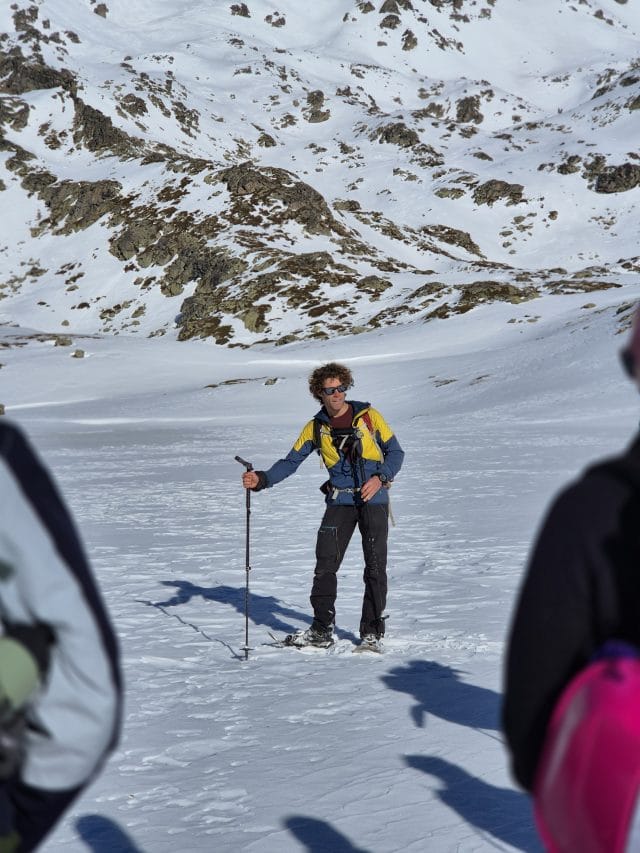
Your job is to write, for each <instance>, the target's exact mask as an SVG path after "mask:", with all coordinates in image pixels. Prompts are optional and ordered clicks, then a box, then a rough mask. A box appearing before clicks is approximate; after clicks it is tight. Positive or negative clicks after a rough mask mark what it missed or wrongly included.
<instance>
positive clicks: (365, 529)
mask: <svg viewBox="0 0 640 853" xmlns="http://www.w3.org/2000/svg"><path fill="white" fill-rule="evenodd" d="M356 524H357V525H358V527H359V529H360V535H361V536H362V551H363V553H364V577H363V580H364V598H363V601H362V617H361V619H360V636H363V635H364V634H377V635H379V636H382V635H383V634H384V620H383V619H382V613H383V611H384V608H385V606H386V603H387V536H388V532H389V508H388V507H387V505H386V504H364V505H362V506H329V507H327V509H326V511H325V514H324V517H323V519H322V523H321V524H320V529H319V530H318V539H317V542H316V569H315V573H314V576H313V587H312V589H311V606H312V607H313V614H314V617H315V620H316V622H319V623H320V624H321V625H322V626H324V627H328V626H330V625H333V623H334V621H335V616H336V611H335V605H336V594H337V590H338V579H337V572H338V569H339V568H340V563H341V562H342V558H343V557H344V554H345V551H346V550H347V546H348V544H349V542H350V540H351V537H352V535H353V531H354V530H355V528H356Z"/></svg>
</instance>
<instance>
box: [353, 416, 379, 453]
mask: <svg viewBox="0 0 640 853" xmlns="http://www.w3.org/2000/svg"><path fill="white" fill-rule="evenodd" d="M357 421H358V424H360V422H362V423H364V425H365V426H366V428H367V430H368V431H369V433H370V434H371V438H372V439H373V443H374V444H375V446H376V448H377V450H378V453H379V454H380V461H382V460H383V459H384V453H383V452H382V448H381V447H380V441H381V437H380V433H379V431H378V430H377V429H375V428H374V426H373V421H372V420H371V415H370V414H369V410H368V409H367V410H366V411H364V412H363V413H362V414H361V415H358V416H357Z"/></svg>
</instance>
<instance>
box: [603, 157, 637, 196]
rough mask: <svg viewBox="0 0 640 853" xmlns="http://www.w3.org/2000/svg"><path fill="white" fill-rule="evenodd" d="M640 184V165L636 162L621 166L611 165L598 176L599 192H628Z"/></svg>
mask: <svg viewBox="0 0 640 853" xmlns="http://www.w3.org/2000/svg"><path fill="white" fill-rule="evenodd" d="M638 185H640V166H636V165H635V163H623V164H622V165H621V166H609V167H607V168H606V169H604V170H603V171H602V172H601V173H600V174H599V175H598V177H597V178H596V183H595V191H596V192H597V193H626V192H628V191H629V190H633V189H635V188H636V187H637V186H638Z"/></svg>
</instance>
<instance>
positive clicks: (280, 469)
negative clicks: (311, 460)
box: [264, 420, 314, 488]
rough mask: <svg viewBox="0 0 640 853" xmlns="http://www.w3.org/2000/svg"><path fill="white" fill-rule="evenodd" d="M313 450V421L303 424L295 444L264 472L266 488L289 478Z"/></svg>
mask: <svg viewBox="0 0 640 853" xmlns="http://www.w3.org/2000/svg"><path fill="white" fill-rule="evenodd" d="M313 449H314V444H313V420H311V421H309V422H308V423H307V424H305V426H304V428H303V430H302V432H301V433H300V435H299V436H298V438H297V440H296V443H295V444H294V445H293V447H292V448H291V450H290V451H289V452H288V453H287V455H286V456H285V457H284V459H278V461H277V462H275V463H274V464H273V465H272V466H271V468H269V469H268V470H267V471H265V472H264V475H265V479H266V487H267V488H270V487H271V486H275V484H276V483H279V482H281V481H282V480H285V479H286V478H287V477H290V476H291V475H292V474H295V472H296V471H297V470H298V468H299V467H300V464H301V463H302V462H304V460H305V459H306V458H307V456H308V455H309V454H310V453H311V451H312V450H313Z"/></svg>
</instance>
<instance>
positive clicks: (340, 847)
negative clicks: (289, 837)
mask: <svg viewBox="0 0 640 853" xmlns="http://www.w3.org/2000/svg"><path fill="white" fill-rule="evenodd" d="M284 825H285V826H286V827H287V829H288V830H290V832H291V833H292V834H293V835H295V837H296V838H297V839H298V841H300V843H301V844H303V845H304V846H305V849H306V850H307V851H308V853H368V851H366V850H364V849H363V848H362V847H354V845H353V844H352V843H351V842H350V841H349V840H348V839H347V838H345V836H344V835H342V834H341V833H340V832H338V831H337V830H335V829H334V828H333V827H332V826H330V825H329V824H328V823H325V822H324V821H323V820H317V819H316V818H313V817H303V816H302V815H292V816H291V817H289V818H287V819H286V820H285V822H284Z"/></svg>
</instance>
